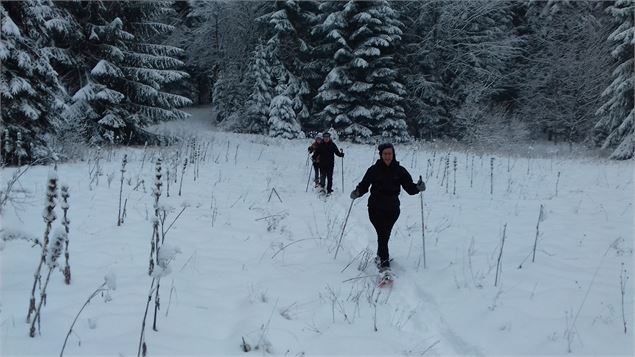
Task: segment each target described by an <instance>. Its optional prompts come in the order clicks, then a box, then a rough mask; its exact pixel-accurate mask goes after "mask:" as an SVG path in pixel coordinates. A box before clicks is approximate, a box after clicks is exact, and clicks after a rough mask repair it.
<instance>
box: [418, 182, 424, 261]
mask: <svg viewBox="0 0 635 357" xmlns="http://www.w3.org/2000/svg"><path fill="white" fill-rule="evenodd" d="M419 180H421V175H419ZM419 198H420V199H421V243H422V247H423V269H425V268H426V228H425V225H424V222H423V191H421V192H419Z"/></svg>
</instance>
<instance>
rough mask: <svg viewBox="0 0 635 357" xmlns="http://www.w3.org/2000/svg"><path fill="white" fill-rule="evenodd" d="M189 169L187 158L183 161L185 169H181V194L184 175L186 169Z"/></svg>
mask: <svg viewBox="0 0 635 357" xmlns="http://www.w3.org/2000/svg"><path fill="white" fill-rule="evenodd" d="M186 169H187V158H185V160H184V161H183V170H182V171H181V183H180V184H179V196H180V195H181V189H182V188H183V177H185V170H186Z"/></svg>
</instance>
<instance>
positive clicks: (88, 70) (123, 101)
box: [52, 1, 191, 143]
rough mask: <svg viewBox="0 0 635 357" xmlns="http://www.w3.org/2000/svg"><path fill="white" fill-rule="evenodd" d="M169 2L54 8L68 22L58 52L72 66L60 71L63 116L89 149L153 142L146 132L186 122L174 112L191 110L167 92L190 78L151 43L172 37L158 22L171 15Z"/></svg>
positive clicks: (170, 53) (174, 52)
mask: <svg viewBox="0 0 635 357" xmlns="http://www.w3.org/2000/svg"><path fill="white" fill-rule="evenodd" d="M168 5H169V4H168V3H166V2H110V1H91V2H59V3H58V4H57V6H58V8H59V10H60V11H61V12H62V13H63V14H65V16H62V17H63V20H60V21H58V22H57V23H56V24H55V25H56V26H55V27H53V28H52V30H53V31H55V34H56V36H55V38H56V44H57V45H58V46H59V47H62V48H63V49H64V51H65V52H66V53H67V58H69V59H70V60H69V61H66V62H59V63H57V66H58V68H60V72H61V73H63V77H64V78H65V82H66V84H67V86H68V88H69V89H70V91H71V93H72V94H73V96H72V99H73V101H72V105H71V106H70V108H69V110H68V111H67V112H66V116H67V117H69V118H71V120H73V121H75V122H77V123H81V127H82V130H83V131H84V132H85V136H86V137H87V138H88V139H90V140H91V141H93V142H103V141H106V142H127V143H141V142H144V141H147V140H148V139H152V138H153V136H152V135H150V134H149V133H147V132H145V131H144V130H143V127H144V126H147V125H149V124H152V123H156V122H159V121H162V120H174V119H183V118H185V117H187V114H185V113H184V112H182V111H179V110H177V109H176V108H177V107H181V106H184V105H188V104H190V103H191V102H190V100H189V99H187V98H184V97H182V96H178V95H174V94H170V93H167V92H164V91H163V90H162V89H163V87H164V86H165V85H167V84H169V83H172V82H174V81H178V80H181V79H183V78H185V77H187V73H185V72H182V71H178V70H176V69H175V68H177V67H180V66H181V65H182V62H181V61H179V60H178V59H176V58H175V57H177V56H179V55H180V54H181V52H182V51H181V50H180V49H178V48H176V47H171V46H165V45H158V44H155V43H153V41H152V38H153V37H154V36H156V35H157V34H163V33H166V32H168V31H170V30H171V29H172V27H171V26H169V25H165V24H163V23H161V22H160V20H159V19H160V18H161V17H163V16H166V14H168V13H170V11H172V9H171V8H169V6H168Z"/></svg>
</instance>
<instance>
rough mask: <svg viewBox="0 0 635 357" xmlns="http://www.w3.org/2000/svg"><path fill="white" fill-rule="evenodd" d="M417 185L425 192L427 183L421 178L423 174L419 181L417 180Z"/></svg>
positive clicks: (420, 190) (418, 188)
mask: <svg viewBox="0 0 635 357" xmlns="http://www.w3.org/2000/svg"><path fill="white" fill-rule="evenodd" d="M416 186H417V190H419V192H423V191H425V190H426V183H425V182H423V180H421V176H419V181H417V183H416Z"/></svg>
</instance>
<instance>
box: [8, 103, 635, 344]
mask: <svg viewBox="0 0 635 357" xmlns="http://www.w3.org/2000/svg"><path fill="white" fill-rule="evenodd" d="M196 110H197V111H196ZM196 110H195V111H196V113H197V115H195V119H196V118H198V119H199V120H198V121H196V120H195V121H196V124H195V125H194V124H188V123H187V122H180V123H169V124H168V125H164V126H162V128H161V130H169V131H172V132H175V133H176V132H178V133H181V134H182V135H184V136H186V140H185V141H184V143H183V145H177V146H174V147H167V148H147V149H144V148H135V149H116V150H112V151H111V150H104V151H102V153H101V157H102V158H101V160H100V161H99V169H100V170H97V169H96V166H95V165H96V161H95V157H96V155H97V153H96V151H94V150H93V151H91V152H87V153H86V158H87V160H86V161H84V162H75V163H65V164H61V165H59V167H58V168H57V176H58V177H59V179H60V182H61V183H66V184H68V185H69V187H70V195H71V196H70V199H69V201H70V209H69V213H68V214H69V219H70V222H71V223H70V235H69V239H70V242H69V252H70V266H71V271H72V283H71V284H70V285H65V284H64V282H63V276H62V274H61V273H60V272H58V271H54V272H53V275H52V277H51V282H50V283H49V284H48V288H47V301H46V302H47V304H46V305H45V306H44V307H43V309H42V313H41V335H37V336H36V337H35V338H30V337H29V336H28V332H29V325H28V324H27V323H26V322H25V318H26V314H27V311H28V303H29V297H30V292H31V286H32V284H33V279H34V278H33V273H34V272H35V269H36V268H37V264H38V262H39V259H40V254H41V248H40V247H39V246H33V244H32V242H30V241H28V240H27V239H29V238H38V239H41V237H42V235H43V232H44V228H45V225H44V222H43V220H42V211H43V209H44V197H45V192H46V191H45V189H46V180H47V176H48V174H49V171H50V170H52V168H51V167H32V168H30V169H29V170H28V171H27V172H26V173H25V174H24V175H23V176H22V177H21V178H20V179H19V182H18V183H17V184H16V185H15V186H14V200H13V202H11V203H8V204H7V206H5V207H4V210H3V212H2V214H3V216H2V236H3V239H7V238H13V237H18V238H17V239H11V240H6V241H0V259H1V275H0V276H1V282H0V283H1V286H0V288H1V289H0V292H1V297H0V303H1V306H0V308H1V311H0V336H1V341H0V343H1V346H0V355H2V356H10V355H37V356H49V355H59V354H60V351H61V349H62V345H63V343H64V339H65V337H66V334H67V332H68V330H69V328H70V326H71V323H72V322H73V319H74V318H75V316H76V314H77V312H78V311H79V310H80V308H81V307H82V305H83V304H84V302H85V301H86V299H87V298H88V296H89V295H90V294H91V293H92V292H93V291H94V290H95V289H96V288H98V287H99V286H100V285H101V284H102V283H103V282H104V276H106V275H107V274H113V275H114V276H115V277H116V289H115V290H112V291H109V292H108V295H109V296H110V299H104V297H102V296H98V297H96V298H94V299H93V300H92V302H91V303H90V304H89V305H88V306H87V307H86V308H85V309H84V310H83V312H82V313H81V315H80V316H79V319H78V320H77V323H76V324H75V327H74V329H73V333H71V335H70V337H69V340H68V344H67V346H66V350H65V352H64V354H65V355H85V356H89V355H91V356H92V355H121V356H135V355H136V354H137V349H138V346H139V339H140V333H141V326H142V320H143V317H144V312H145V309H146V302H147V301H148V293H149V291H150V288H151V283H152V278H151V277H150V276H149V275H148V261H149V255H150V242H151V236H152V232H153V227H152V215H153V214H154V209H153V197H152V195H151V194H152V185H153V181H154V170H155V161H156V159H157V158H159V157H160V158H162V159H163V179H164V181H163V187H162V195H161V197H160V205H161V206H162V207H164V208H166V209H167V212H168V214H167V218H166V220H165V228H166V229H167V227H168V226H169V225H170V223H172V222H173V221H174V220H175V218H176V217H177V215H178V214H179V212H181V210H182V209H183V208H185V210H184V211H183V212H182V214H181V215H180V216H179V218H178V219H177V220H176V221H175V223H174V225H173V226H172V227H171V228H170V229H169V231H168V233H167V234H166V238H165V242H164V244H165V245H164V246H163V249H164V252H165V251H172V252H175V251H179V253H177V254H176V256H175V258H174V260H172V261H171V262H170V264H169V267H170V268H171V272H169V274H167V275H165V276H163V277H162V278H161V280H160V282H161V285H160V302H161V306H160V310H159V313H158V316H157V327H158V331H153V330H152V320H153V316H154V295H153V301H152V302H151V304H150V309H149V312H148V318H147V323H146V330H145V341H146V344H147V352H148V355H150V356H153V355H171V356H177V355H178V356H186V355H253V354H257V355H263V354H264V355H268V354H271V355H280V356H318V355H360V356H369V355H376V356H421V355H426V356H434V355H483V356H489V355H553V354H557V355H564V354H567V353H570V354H572V355H583V354H589V355H603V356H604V355H633V354H634V353H635V350H634V345H633V341H634V339H633V327H634V319H633V315H634V310H633V277H632V273H633V238H634V218H633V193H634V192H633V187H634V186H633V161H629V162H612V161H611V162H609V161H603V160H598V159H584V158H567V157H566V156H556V155H551V156H549V157H544V158H538V157H531V158H527V157H505V156H501V155H495V156H491V155H482V156H481V155H479V154H474V153H472V152H469V151H448V150H445V149H444V150H438V149H434V148H433V147H431V146H415V145H397V146H396V153H397V160H399V161H400V162H401V164H402V165H403V166H404V167H406V168H407V169H408V170H409V171H410V173H411V174H412V176H413V177H415V179H416V177H418V176H419V175H423V176H424V178H425V177H426V176H427V177H428V179H427V184H428V189H427V191H426V192H425V193H424V194H423V204H424V207H423V210H424V222H425V242H426V268H425V269H424V266H423V261H422V259H421V257H422V232H421V225H422V222H421V217H422V216H421V197H420V196H408V195H407V194H406V193H405V192H402V194H401V196H400V198H401V203H402V206H401V217H400V218H399V220H398V222H397V224H396V226H395V229H394V230H393V235H392V239H391V241H390V249H391V256H392V257H393V258H394V259H395V261H394V264H393V266H394V270H395V272H396V274H397V275H398V278H397V280H396V282H395V286H394V288H393V289H392V290H391V291H390V290H386V289H378V288H376V287H375V283H374V282H375V280H374V279H375V276H376V268H375V267H374V265H373V264H372V263H370V260H371V259H372V258H373V256H374V250H375V232H374V230H373V228H372V226H371V224H370V223H369V221H368V216H367V210H366V201H367V198H368V195H366V196H363V197H362V198H361V199H358V200H355V201H354V204H353V205H352V208H351V212H350V217H349V219H348V222H347V224H346V229H345V230H344V234H343V236H342V246H341V248H340V250H339V252H338V255H337V258H336V259H335V258H334V255H335V251H336V247H337V243H338V241H339V239H340V236H341V233H342V227H343V224H344V221H345V218H346V213H347V211H348V209H349V207H350V204H351V200H350V198H349V192H350V191H351V190H352V189H353V188H354V185H356V184H357V182H358V181H359V180H360V179H361V177H362V175H363V174H364V172H365V170H366V168H367V167H368V166H369V165H370V164H371V163H373V162H374V160H375V159H376V158H377V152H376V149H375V147H371V146H364V145H353V144H349V143H342V142H338V141H336V143H337V144H338V145H340V147H342V148H343V149H344V151H345V153H346V156H345V158H344V190H343V191H344V192H342V176H341V174H342V162H341V159H339V158H338V159H337V160H336V166H335V175H334V189H335V193H334V195H333V196H331V197H330V198H328V199H321V198H319V197H318V196H317V195H316V194H315V193H314V192H313V188H312V187H309V189H308V192H305V190H306V185H307V177H308V176H307V174H308V172H309V171H308V170H309V166H308V165H307V153H306V148H307V146H308V145H309V144H310V140H294V141H286V140H276V139H270V138H263V137H257V136H251V135H237V134H228V133H221V132H216V131H213V130H211V128H210V127H209V126H206V125H205V121H204V120H203V121H201V120H200V118H201V117H205V116H206V115H207V114H206V112H205V111H204V110H203V109H201V108H198V109H196ZM195 138H196V140H194V139H195ZM192 144H195V145H194V146H195V147H197V148H200V153H201V154H200V155H199V157H198V159H196V160H195V162H196V163H191V162H190V163H188V165H187V167H186V170H185V175H184V177H183V183H182V194H181V195H179V194H178V191H179V186H180V181H181V176H182V168H183V161H184V159H185V158H186V157H188V156H189V155H190V154H191V148H192V146H191V145H192ZM185 145H189V150H188V146H185ZM179 150H180V151H179ZM186 150H188V151H187V152H186ZM124 154H127V155H128V161H129V163H128V165H127V167H126V172H125V174H124V177H125V179H124V184H123V199H124V200H126V199H127V204H126V216H125V220H124V223H123V224H122V225H121V226H117V214H118V199H119V188H120V185H119V182H120V175H121V172H120V168H121V161H122V158H123V156H124ZM448 155H449V158H450V165H449V170H448V172H447V173H448V175H445V176H446V177H445V178H444V166H445V158H446V157H448ZM455 157H456V158H457V164H456V181H455V178H454V177H455V176H454V175H455V174H454V164H453V160H454V158H455ZM491 157H495V160H494V164H493V165H494V166H493V167H494V173H493V194H490V190H491V188H492V183H491V181H490V180H491V178H492V177H491V175H490V158H491ZM442 158H443V160H442ZM177 160H178V161H177ZM168 167H169V169H170V179H171V182H170V187H169V197H167V195H166V193H167V192H166V189H167V180H166V172H165V171H166V169H167V168H168ZM175 167H176V169H175ZM15 170H16V169H15V168H8V169H3V172H2V187H3V188H4V186H5V183H6V182H7V181H8V180H9V179H10V178H11V176H12V174H13V172H15ZM98 171H99V172H100V173H101V175H99V176H97V175H95V173H96V172H98ZM91 172H92V173H91ZM175 173H178V177H177V181H176V182H175V181H174V175H175ZM109 181H110V182H109ZM142 181H143V183H141V182H142ZM455 183H456V193H454V190H455V188H454V186H455ZM446 184H447V186H446ZM135 188H136V189H135ZM274 190H275V192H274ZM541 205H543V206H544V216H543V220H542V221H541V222H540V226H539V230H540V235H539V238H538V243H537V250H536V257H535V262H533V263H532V262H531V253H532V247H533V245H534V239H535V237H536V225H537V223H538V216H539V211H540V206H541ZM56 210H57V212H58V220H57V221H55V222H54V227H59V226H60V219H59V218H61V216H62V211H61V210H60V209H59V205H58V207H57V208H56ZM503 232H505V240H504V246H503V253H502V256H500V249H501V242H502V239H503ZM170 247H172V249H170ZM499 257H500V270H499V276H498V284H497V286H494V282H495V279H496V272H497V262H498V261H499ZM627 279H628V280H627ZM621 281H623V282H624V284H625V285H624V293H622V289H621V286H622V283H621ZM111 282H112V280H111ZM105 300H110V301H105ZM625 324H626V332H625ZM243 341H244V343H246V344H248V345H249V346H250V347H251V351H250V352H248V353H247V354H245V352H243V350H242V347H241V344H243Z"/></svg>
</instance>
